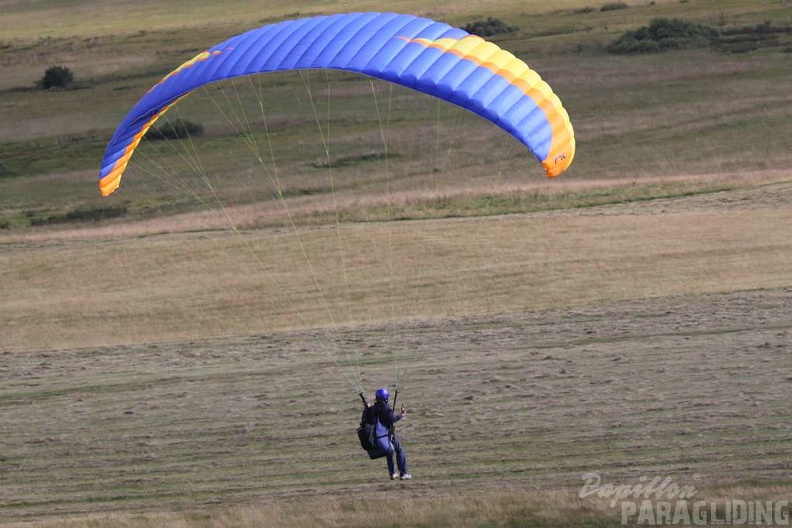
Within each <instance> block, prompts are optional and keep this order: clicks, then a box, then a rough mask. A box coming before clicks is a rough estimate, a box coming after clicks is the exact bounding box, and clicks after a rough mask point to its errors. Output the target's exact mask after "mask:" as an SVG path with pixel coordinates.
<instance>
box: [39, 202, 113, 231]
mask: <svg viewBox="0 0 792 528" xmlns="http://www.w3.org/2000/svg"><path fill="white" fill-rule="evenodd" d="M127 212H128V211H127V208H126V206H124V205H117V206H106V207H78V208H77V209H74V210H72V211H69V212H68V213H61V214H51V215H49V216H46V217H44V218H31V219H30V225H32V226H42V225H50V224H65V223H68V222H98V221H100V220H105V219H107V218H118V217H121V216H124V215H125V214H127ZM27 216H30V214H29V212H28V215H27Z"/></svg>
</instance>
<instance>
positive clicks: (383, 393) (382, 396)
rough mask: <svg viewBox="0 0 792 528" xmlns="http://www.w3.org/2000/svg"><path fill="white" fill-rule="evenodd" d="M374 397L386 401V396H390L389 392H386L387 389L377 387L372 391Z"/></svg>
mask: <svg viewBox="0 0 792 528" xmlns="http://www.w3.org/2000/svg"><path fill="white" fill-rule="evenodd" d="M374 397H375V398H377V399H378V400H380V401H384V402H386V401H388V398H389V397H390V392H388V389H386V388H385V387H383V388H381V389H377V392H375V393H374Z"/></svg>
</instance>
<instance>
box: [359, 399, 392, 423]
mask: <svg viewBox="0 0 792 528" xmlns="http://www.w3.org/2000/svg"><path fill="white" fill-rule="evenodd" d="M376 418H379V421H380V423H381V424H382V425H384V426H385V427H387V428H388V429H391V428H393V424H395V423H396V422H398V421H399V420H401V419H402V416H401V414H394V413H393V409H391V408H390V405H388V404H387V403H385V402H380V401H376V402H374V405H372V406H371V407H368V408H366V409H364V410H363V417H362V418H361V419H360V421H361V423H364V424H366V423H374V420H375V419H376Z"/></svg>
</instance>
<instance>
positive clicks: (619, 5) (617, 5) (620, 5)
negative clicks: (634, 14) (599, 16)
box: [600, 2, 630, 11]
mask: <svg viewBox="0 0 792 528" xmlns="http://www.w3.org/2000/svg"><path fill="white" fill-rule="evenodd" d="M628 7H630V6H628V5H627V4H625V3H624V2H610V3H609V4H605V5H604V6H602V7H600V11H618V10H619V9H627V8H628Z"/></svg>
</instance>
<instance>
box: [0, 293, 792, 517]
mask: <svg viewBox="0 0 792 528" xmlns="http://www.w3.org/2000/svg"><path fill="white" fill-rule="evenodd" d="M790 313H792V290H790V289H778V290H771V291H750V292H739V293H733V294H728V295H706V296H699V297H677V298H664V299H653V300H643V301H632V302H623V303H617V304H611V305H604V306H592V307H582V308H575V309H565V310H553V311H544V312H536V313H525V314H511V315H503V316H497V317H484V318H472V317H471V318H463V319H454V320H443V321H435V322H422V323H415V324H411V325H401V326H398V327H367V328H355V329H349V330H347V331H343V332H341V333H340V334H337V335H323V334H317V333H313V332H297V333H282V334H274V335H262V336H253V337H246V338H233V339H224V340H215V341H196V342H189V343H180V344H162V345H156V344H152V345H146V346H142V345H141V346H131V347H114V348H95V349H80V350H51V351H40V352H28V353H4V354H2V355H0V387H2V389H0V422H2V423H3V424H4V425H3V435H2V437H0V489H2V495H0V519H2V520H22V519H30V518H40V517H47V516H52V515H64V514H78V513H86V512H96V511H119V510H127V511H128V510H134V511H144V510H162V509H176V508H178V509H181V508H194V507H199V508H200V507H204V506H206V505H214V504H235V503H247V502H256V503H261V502H264V503H267V502H270V501H276V500H277V501H281V500H290V498H296V497H305V496H326V497H328V498H332V497H337V498H341V497H348V496H349V494H350V493H353V492H365V494H366V496H371V495H372V494H373V495H376V494H379V493H388V494H389V495H388V496H389V497H390V496H393V495H392V494H393V493H394V492H397V493H399V494H401V495H402V496H408V495H409V496H419V495H422V496H425V495H427V494H444V493H456V492H457V491H462V490H469V491H473V490H482V489H486V490H500V489H505V488H509V489H517V490H531V489H538V490H550V489H558V488H566V489H579V487H580V485H582V483H583V481H582V480H581V475H582V474H584V473H588V472H596V473H598V474H600V475H601V477H602V481H603V483H612V484H614V485H616V484H635V483H637V482H638V479H639V477H641V476H648V477H649V478H653V477H654V476H662V477H667V476H670V477H672V478H674V479H675V481H676V482H678V483H679V484H680V485H682V484H690V483H696V484H697V485H699V486H705V485H717V484H721V483H728V482H732V481H753V482H759V483H766V484H767V485H768V486H770V485H772V484H773V483H777V482H779V481H784V480H786V479H788V478H789V477H790V475H792V464H791V463H790V459H792V457H791V456H790V455H792V447H790V443H789V438H790V433H792V425H790V424H792V420H791V418H792V411H790V407H789V398H788V395H789V390H790V387H792V375H790V372H792V369H791V368H790V367H792V355H791V354H790V352H792V317H790ZM328 343H335V344H339V343H340V344H343V345H344V346H345V347H346V350H347V351H348V353H349V356H348V358H349V359H350V361H349V362H345V363H342V366H344V365H345V366H350V365H354V367H355V368H356V369H358V370H356V371H355V372H359V374H360V376H361V380H362V381H363V383H364V385H365V387H366V389H367V390H373V389H374V388H375V387H376V386H379V385H383V384H386V383H391V382H392V381H393V374H394V369H393V367H394V360H395V365H396V366H397V367H398V368H399V369H403V375H402V377H401V382H402V392H401V393H400V395H399V401H400V402H403V403H404V404H405V405H407V407H408V408H409V409H410V413H409V415H408V419H407V420H406V421H405V422H404V423H403V425H401V426H400V427H399V431H400V434H401V435H403V438H404V443H405V445H406V448H407V450H408V453H409V463H410V469H411V472H412V473H413V474H414V476H415V480H414V481H412V482H410V483H399V482H395V483H394V482H390V481H388V480H387V477H386V471H385V467H384V466H385V464H384V462H383V461H382V460H378V461H374V462H371V461H368V460H367V459H366V457H365V454H364V453H363V452H362V451H361V450H360V448H359V446H357V445H356V440H355V434H354V430H355V426H356V423H357V420H358V414H359V402H358V401H357V396H356V395H355V393H354V391H353V390H352V388H351V386H350V385H349V384H348V383H347V382H346V380H345V378H344V376H343V375H342V374H341V372H340V370H339V369H338V368H337V367H336V366H335V365H334V364H333V362H332V361H331V359H330V358H329V357H328V355H327V353H326V352H325V350H324V349H325V347H326V345H327V344H328ZM342 361H346V358H345V359H344V360H342ZM734 498H739V497H734Z"/></svg>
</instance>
